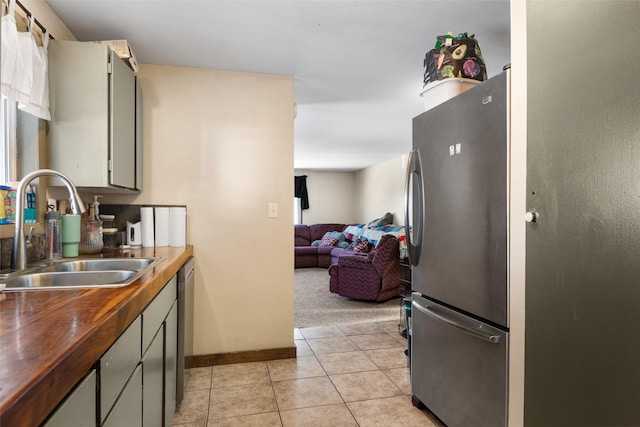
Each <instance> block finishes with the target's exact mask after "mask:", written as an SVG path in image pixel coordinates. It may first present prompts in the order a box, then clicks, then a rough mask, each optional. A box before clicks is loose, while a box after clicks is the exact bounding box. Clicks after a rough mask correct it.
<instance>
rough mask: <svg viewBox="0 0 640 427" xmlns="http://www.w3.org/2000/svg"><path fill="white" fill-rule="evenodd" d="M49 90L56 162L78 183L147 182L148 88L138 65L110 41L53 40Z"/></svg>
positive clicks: (126, 185) (124, 186) (117, 186)
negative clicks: (144, 152)
mask: <svg viewBox="0 0 640 427" xmlns="http://www.w3.org/2000/svg"><path fill="white" fill-rule="evenodd" d="M49 92H50V93H49V97H50V110H51V116H52V117H51V122H50V138H51V144H50V161H51V168H52V169H56V170H58V171H60V172H62V173H64V174H66V175H67V176H68V177H69V178H70V179H71V180H72V181H73V183H74V184H75V185H76V186H78V187H84V188H97V189H111V190H114V191H118V190H125V191H126V190H138V189H140V188H142V171H141V167H140V166H141V164H142V150H141V145H142V139H141V135H142V134H141V132H142V127H141V123H137V122H138V121H141V118H142V113H141V112H142V109H141V108H142V91H141V90H140V87H139V85H137V82H136V78H135V74H134V72H133V70H131V69H130V68H129V67H128V66H127V64H126V63H125V62H124V61H123V60H122V59H120V58H119V57H118V56H117V55H116V54H115V53H114V52H113V51H112V50H111V49H110V48H109V47H108V46H106V45H104V44H98V43H92V42H75V41H65V40H52V41H51V43H50V44H49ZM138 105H139V108H138V107H137V106H138ZM138 138H140V139H138ZM138 145H140V148H139V147H138ZM138 168H140V171H138Z"/></svg>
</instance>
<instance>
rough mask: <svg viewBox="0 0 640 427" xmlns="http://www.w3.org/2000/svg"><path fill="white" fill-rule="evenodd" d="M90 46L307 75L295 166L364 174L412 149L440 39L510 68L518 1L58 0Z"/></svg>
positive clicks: (298, 89) (298, 96) (302, 78)
mask: <svg viewBox="0 0 640 427" xmlns="http://www.w3.org/2000/svg"><path fill="white" fill-rule="evenodd" d="M46 2H47V3H48V4H49V6H50V7H51V8H52V9H53V11H54V12H55V13H56V14H57V15H58V16H59V17H60V18H61V19H62V21H63V22H64V23H65V24H66V25H67V27H69V29H70V30H71V32H73V34H74V35H75V36H76V37H77V38H78V40H111V39H127V40H128V41H129V43H130V44H131V46H132V49H133V51H134V53H135V55H136V57H137V59H138V62H140V63H147V64H164V65H175V66H185V67H201V68H210V69H219V70H233V71H246V72H253V73H266V74H277V75H290V76H294V77H295V100H296V104H297V112H298V115H297V118H296V120H295V168H296V169H306V170H345V171H346V170H358V169H361V168H364V167H367V166H370V165H373V164H376V163H379V162H381V161H384V160H388V159H391V158H394V157H398V156H400V155H403V154H405V153H407V152H408V151H409V149H410V147H411V119H412V117H414V116H416V115H418V114H420V113H421V112H422V111H423V104H422V99H421V98H420V96H419V94H420V92H421V90H422V78H423V68H422V67H423V65H422V63H423V59H424V55H425V53H426V52H427V51H428V50H430V49H432V48H433V47H434V44H435V41H436V36H437V35H439V34H445V33H447V32H449V31H452V32H454V33H456V34H457V33H461V32H468V33H469V34H475V36H476V38H477V39H478V42H479V44H480V47H481V49H482V53H483V56H484V58H485V62H486V65H487V72H488V74H489V76H493V75H495V74H497V73H499V72H500V71H501V70H502V67H503V66H504V65H505V64H507V63H509V62H510V42H509V34H510V29H509V1H508V0H467V1H463V0H448V1H432V0H413V1H404V0H385V1H373V0H361V1H353V0H334V1H329V0H296V1H284V0H257V1H246V0H227V1H220V0H119V1H118V0H115V1H114V0H106V1H105V0H46Z"/></svg>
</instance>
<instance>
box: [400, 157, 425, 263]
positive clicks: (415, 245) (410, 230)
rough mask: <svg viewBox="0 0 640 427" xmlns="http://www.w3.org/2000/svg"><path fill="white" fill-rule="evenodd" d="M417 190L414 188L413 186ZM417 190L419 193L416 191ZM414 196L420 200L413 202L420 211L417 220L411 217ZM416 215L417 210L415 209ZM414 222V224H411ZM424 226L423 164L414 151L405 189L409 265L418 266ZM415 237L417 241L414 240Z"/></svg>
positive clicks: (405, 226) (409, 161) (405, 220)
mask: <svg viewBox="0 0 640 427" xmlns="http://www.w3.org/2000/svg"><path fill="white" fill-rule="evenodd" d="M412 185H413V186H417V188H413V186H412ZM416 190H417V191H416ZM412 194H416V195H417V196H418V200H413V208H416V207H417V209H418V212H417V214H418V215H417V216H418V217H417V218H415V217H413V215H409V210H410V209H411V208H412V206H411V204H410V202H411V201H412ZM413 212H414V213H415V209H413ZM411 220H413V223H412V222H411ZM423 224H424V187H423V186H422V162H421V160H420V152H419V151H417V150H412V151H411V152H410V153H409V160H408V161H407V177H406V181H405V187H404V229H405V234H406V236H407V252H408V256H409V263H410V264H411V265H418V262H419V261H420V252H421V251H422V231H423V230H422V225H423ZM412 236H415V239H413V238H412Z"/></svg>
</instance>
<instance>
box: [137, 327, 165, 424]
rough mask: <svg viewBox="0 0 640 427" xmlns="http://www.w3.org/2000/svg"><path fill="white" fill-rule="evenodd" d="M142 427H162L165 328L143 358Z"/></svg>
mask: <svg viewBox="0 0 640 427" xmlns="http://www.w3.org/2000/svg"><path fill="white" fill-rule="evenodd" d="M142 378H143V382H144V390H143V395H142V425H143V426H145V427H158V426H162V418H163V415H164V414H163V408H162V404H163V402H164V388H163V379H164V328H160V330H159V331H158V333H157V334H156V336H155V337H154V339H153V340H152V341H151V344H150V345H149V348H148V349H147V352H146V353H145V354H144V356H143V357H142Z"/></svg>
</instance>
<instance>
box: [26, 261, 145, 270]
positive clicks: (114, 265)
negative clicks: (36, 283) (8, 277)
mask: <svg viewBox="0 0 640 427" xmlns="http://www.w3.org/2000/svg"><path fill="white" fill-rule="evenodd" d="M156 261H157V259H156V258H92V259H74V260H70V261H62V262H59V263H55V264H53V265H50V266H47V267H44V268H42V269H40V270H38V271H41V272H49V271H53V272H55V271H111V270H134V271H139V270H141V269H145V268H147V267H149V266H151V264H154V263H155V262H156Z"/></svg>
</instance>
